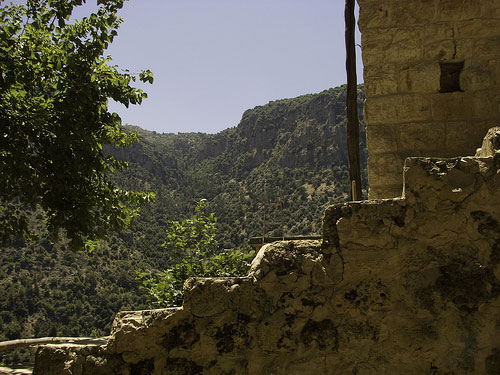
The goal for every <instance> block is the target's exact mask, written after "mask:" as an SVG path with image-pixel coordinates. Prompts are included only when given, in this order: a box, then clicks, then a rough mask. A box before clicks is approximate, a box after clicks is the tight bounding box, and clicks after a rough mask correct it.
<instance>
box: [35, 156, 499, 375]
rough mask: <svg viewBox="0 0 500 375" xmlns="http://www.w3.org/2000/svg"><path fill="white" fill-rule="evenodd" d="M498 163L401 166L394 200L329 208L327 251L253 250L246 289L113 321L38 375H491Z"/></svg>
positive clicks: (46, 350) (197, 296) (205, 286)
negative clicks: (104, 335) (99, 340)
mask: <svg viewBox="0 0 500 375" xmlns="http://www.w3.org/2000/svg"><path fill="white" fill-rule="evenodd" d="M499 171H500V155H498V154H494V156H490V157H463V158H451V159H435V158H410V159H407V161H406V164H405V167H404V177H405V184H404V198H398V199H388V200H378V201H362V202H351V203H347V204H343V205H336V206H332V207H329V208H328V209H327V210H326V213H325V217H324V229H323V230H324V239H323V241H322V242H319V241H284V242H276V243H273V244H268V245H266V246H264V247H263V248H262V249H261V250H260V252H259V254H258V256H257V257H256V259H255V260H254V262H253V264H252V268H251V271H250V274H249V275H248V277H243V278H220V279H191V280H188V282H187V283H186V285H185V300H184V305H183V307H181V308H175V309H165V310H151V311H136V312H122V313H120V314H118V315H117V316H116V319H115V322H114V326H113V331H112V333H111V338H110V340H109V342H108V343H107V345H105V346H102V347H90V348H89V347H78V348H76V347H72V346H45V347H41V348H40V349H39V351H38V353H37V358H36V365H35V372H34V373H35V374H38V375H40V374H41V375H44V374H51V375H58V374H61V375H62V374H72V375H83V374H89V375H90V374H93V375H99V374H130V375H135V374H162V375H167V374H168V375H170V374H172V375H173V374H176V375H194V374H205V375H207V374H213V375H215V374H217V375H221V374H225V375H229V374H231V375H239V374H249V375H250V374H283V375H284V374H286V375H293V374H301V375H304V374H401V373H405V374H456V375H459V374H472V373H476V374H488V375H492V374H498V368H499V364H500V343H499V342H498V337H499V335H500V318H499V317H498V311H499V309H500V196H499V195H498V190H499V188H500V174H499Z"/></svg>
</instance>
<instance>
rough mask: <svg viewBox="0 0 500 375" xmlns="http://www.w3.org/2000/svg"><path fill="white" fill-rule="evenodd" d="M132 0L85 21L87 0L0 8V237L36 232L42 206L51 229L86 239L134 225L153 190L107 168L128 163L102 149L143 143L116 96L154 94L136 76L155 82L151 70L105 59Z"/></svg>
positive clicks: (101, 5) (136, 100) (103, 2)
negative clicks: (76, 13) (79, 14)
mask: <svg viewBox="0 0 500 375" xmlns="http://www.w3.org/2000/svg"><path fill="white" fill-rule="evenodd" d="M124 1H125V0H97V4H98V10H97V11H96V13H92V14H90V15H89V16H88V17H84V18H82V19H81V20H77V21H70V17H71V14H72V12H73V10H74V9H75V7H77V6H80V5H82V3H85V0H67V1H60V0H26V3H25V4H24V5H12V4H10V5H4V6H2V7H1V8H0V123H1V127H0V176H1V178H0V242H4V243H5V242H6V241H7V240H9V239H12V238H14V237H27V236H29V235H30V233H31V232H30V220H31V219H32V218H31V217H30V214H29V212H34V211H35V210H37V209H39V208H41V209H43V210H44V212H45V213H46V215H45V220H44V225H45V227H46V229H47V230H48V232H49V233H51V235H52V236H53V237H57V234H58V233H59V232H60V230H61V229H63V230H64V231H65V233H66V235H67V237H68V238H69V239H70V240H71V244H72V245H73V246H77V247H79V246H81V245H82V244H83V243H84V241H85V240H86V239H93V238H99V237H102V236H103V235H104V234H106V233H107V231H108V230H109V228H114V229H123V228H126V227H127V226H128V225H129V224H130V221H131V218H133V217H134V216H135V215H137V208H136V207H137V205H138V204H140V203H142V202H145V201H148V200H149V199H151V198H152V195H150V194H144V193H140V192H135V191H126V190H123V189H121V188H120V187H118V186H116V185H115V184H113V183H112V182H111V181H110V179H109V172H113V171H114V170H120V169H123V168H124V167H125V165H126V163H122V162H118V161H117V160H116V159H114V158H113V157H111V156H106V155H105V154H104V153H103V150H102V145H103V144H114V145H117V146H126V145H129V144H131V143H133V142H134V141H136V136H135V135H134V134H132V133H126V132H125V131H123V129H122V128H121V119H120V117H119V116H118V115H117V114H116V113H110V112H109V111H108V100H109V98H111V99H113V100H115V101H117V102H119V103H122V104H124V105H125V106H127V107H128V106H129V105H130V104H140V103H141V101H142V100H143V99H144V98H146V93H144V92H143V91H142V90H140V89H137V88H134V87H133V86H132V84H133V82H134V81H136V79H137V78H138V79H139V80H141V81H143V82H149V83H152V82H153V76H152V73H151V72H150V71H148V70H146V71H143V72H140V73H139V74H137V75H135V74H131V73H130V72H128V71H126V70H125V71H120V70H118V67H117V66H114V65H112V64H111V61H110V57H104V52H105V50H106V48H107V47H108V45H109V43H111V42H112V41H113V38H114V37H115V36H116V35H117V29H118V26H119V24H120V23H121V21H122V20H121V19H120V18H119V17H118V16H117V11H118V10H119V9H120V8H122V6H123V3H124ZM1 3H2V1H0V4H1Z"/></svg>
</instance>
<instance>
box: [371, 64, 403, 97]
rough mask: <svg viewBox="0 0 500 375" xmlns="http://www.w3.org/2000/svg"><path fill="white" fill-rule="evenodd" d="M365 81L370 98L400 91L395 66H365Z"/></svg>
mask: <svg viewBox="0 0 500 375" xmlns="http://www.w3.org/2000/svg"><path fill="white" fill-rule="evenodd" d="M364 80H365V94H366V96H368V97H371V96H377V95H387V94H393V93H395V92H397V90H398V82H397V69H396V66H395V65H393V64H376V65H366V64H365V66H364Z"/></svg>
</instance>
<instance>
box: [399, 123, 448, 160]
mask: <svg viewBox="0 0 500 375" xmlns="http://www.w3.org/2000/svg"><path fill="white" fill-rule="evenodd" d="M398 130H399V147H398V152H399V153H400V154H403V155H404V156H440V153H441V152H443V150H444V148H445V140H446V130H445V124H444V123H439V122H435V123H410V124H403V125H401V126H399V127H398Z"/></svg>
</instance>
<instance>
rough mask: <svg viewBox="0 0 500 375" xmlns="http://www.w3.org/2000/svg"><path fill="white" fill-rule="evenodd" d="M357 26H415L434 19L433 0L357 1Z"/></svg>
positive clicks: (363, 27)
mask: <svg viewBox="0 0 500 375" xmlns="http://www.w3.org/2000/svg"><path fill="white" fill-rule="evenodd" d="M358 3H359V5H360V13H359V25H360V29H361V31H362V32H364V30H365V29H367V28H380V27H395V26H404V27H408V26H416V25H421V24H423V23H427V22H428V21H429V20H432V19H434V18H435V16H436V13H435V7H434V0H420V1H404V2H403V1H401V2H395V1H366V0H360V1H358Z"/></svg>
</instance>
